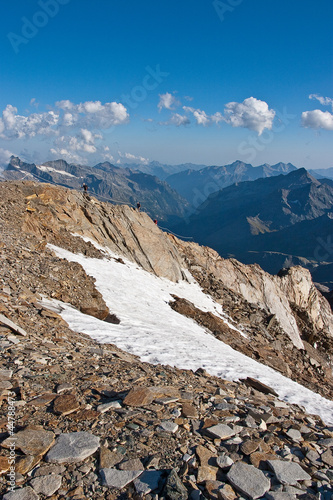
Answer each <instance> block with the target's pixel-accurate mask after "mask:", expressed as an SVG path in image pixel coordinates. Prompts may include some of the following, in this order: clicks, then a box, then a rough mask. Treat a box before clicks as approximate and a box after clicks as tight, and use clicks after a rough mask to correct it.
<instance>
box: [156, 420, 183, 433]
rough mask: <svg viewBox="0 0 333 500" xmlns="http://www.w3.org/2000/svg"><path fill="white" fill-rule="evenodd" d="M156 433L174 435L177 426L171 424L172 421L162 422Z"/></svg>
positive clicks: (173, 423)
mask: <svg viewBox="0 0 333 500" xmlns="http://www.w3.org/2000/svg"><path fill="white" fill-rule="evenodd" d="M157 430H158V431H164V432H171V433H172V434H174V433H175V432H177V431H178V424H175V422H172V420H164V421H162V422H161V424H160V425H159V426H158V428H157Z"/></svg>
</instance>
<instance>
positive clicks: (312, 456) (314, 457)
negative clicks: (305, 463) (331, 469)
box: [306, 450, 321, 466]
mask: <svg viewBox="0 0 333 500" xmlns="http://www.w3.org/2000/svg"><path fill="white" fill-rule="evenodd" d="M306 458H307V459H308V460H310V462H312V463H313V464H314V465H317V466H320V464H321V460H320V455H319V453H317V452H316V451H314V450H310V451H308V453H307V454H306Z"/></svg>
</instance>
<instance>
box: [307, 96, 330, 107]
mask: <svg viewBox="0 0 333 500" xmlns="http://www.w3.org/2000/svg"><path fill="white" fill-rule="evenodd" d="M309 99H312V100H317V101H319V102H320V104H321V105H322V106H331V107H332V110H333V99H332V98H331V97H322V96H320V95H318V94H310V95H309Z"/></svg>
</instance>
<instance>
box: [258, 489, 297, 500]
mask: <svg viewBox="0 0 333 500" xmlns="http://www.w3.org/2000/svg"><path fill="white" fill-rule="evenodd" d="M265 498H267V500H296V499H297V496H296V495H293V494H291V493H286V492H285V491H270V492H269V493H266V495H265Z"/></svg>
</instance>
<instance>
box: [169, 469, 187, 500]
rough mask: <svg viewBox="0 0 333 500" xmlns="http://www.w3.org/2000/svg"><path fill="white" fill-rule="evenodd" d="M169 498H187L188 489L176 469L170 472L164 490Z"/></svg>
mask: <svg viewBox="0 0 333 500" xmlns="http://www.w3.org/2000/svg"><path fill="white" fill-rule="evenodd" d="M163 493H164V496H165V498H166V499H167V500H187V498H188V493H187V489H186V488H185V486H184V485H183V483H182V482H181V480H180V478H179V476H178V474H177V472H176V470H175V469H172V471H171V472H170V474H169V476H168V478H167V480H166V483H165V486H164V490H163Z"/></svg>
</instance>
